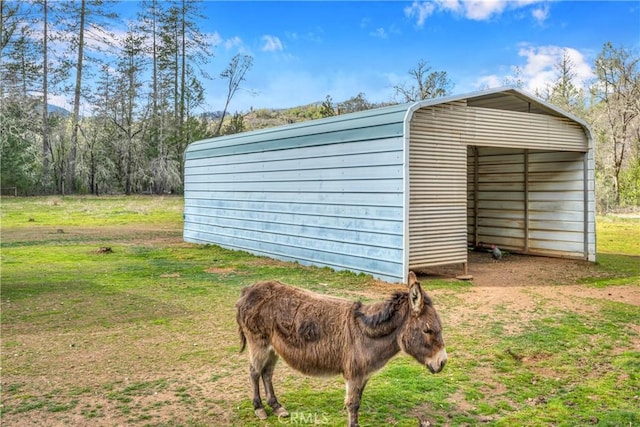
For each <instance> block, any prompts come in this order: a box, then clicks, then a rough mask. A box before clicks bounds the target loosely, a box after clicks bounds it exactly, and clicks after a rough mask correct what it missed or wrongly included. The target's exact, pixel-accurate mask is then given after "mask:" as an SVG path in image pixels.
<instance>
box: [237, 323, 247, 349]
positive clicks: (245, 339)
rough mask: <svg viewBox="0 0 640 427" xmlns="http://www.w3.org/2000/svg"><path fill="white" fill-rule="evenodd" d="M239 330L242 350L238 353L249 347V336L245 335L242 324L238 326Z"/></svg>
mask: <svg viewBox="0 0 640 427" xmlns="http://www.w3.org/2000/svg"><path fill="white" fill-rule="evenodd" d="M238 332H239V333H240V351H239V352H238V353H242V352H243V351H244V349H245V348H246V347H247V337H246V336H245V335H244V331H243V330H242V327H240V326H238Z"/></svg>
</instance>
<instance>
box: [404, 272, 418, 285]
mask: <svg viewBox="0 0 640 427" xmlns="http://www.w3.org/2000/svg"><path fill="white" fill-rule="evenodd" d="M414 283H417V284H420V283H419V282H418V278H417V277H416V273H414V272H413V271H409V275H408V276H407V286H408V287H409V288H411V286H413V284H414Z"/></svg>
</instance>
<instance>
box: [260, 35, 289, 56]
mask: <svg viewBox="0 0 640 427" xmlns="http://www.w3.org/2000/svg"><path fill="white" fill-rule="evenodd" d="M262 41H263V42H264V45H263V46H262V51H263V52H277V51H282V50H284V46H283V45H282V42H281V41H280V39H279V38H278V37H276V36H271V35H265V36H262Z"/></svg>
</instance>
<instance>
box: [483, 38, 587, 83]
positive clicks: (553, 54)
mask: <svg viewBox="0 0 640 427" xmlns="http://www.w3.org/2000/svg"><path fill="white" fill-rule="evenodd" d="M565 52H566V55H567V57H568V59H569V60H570V61H571V68H572V69H571V71H572V72H573V73H574V79H573V83H574V84H575V85H576V86H577V87H582V88H586V87H587V86H588V84H589V81H590V80H591V79H592V78H593V77H594V74H593V70H592V68H591V65H590V64H589V61H588V60H587V58H586V56H585V55H584V54H583V53H582V52H580V51H579V50H577V49H574V48H571V47H561V46H553V45H551V46H532V45H529V44H523V45H522V46H521V47H520V49H519V51H518V56H520V57H522V58H524V60H525V62H524V64H518V65H517V66H512V67H511V70H512V71H513V69H514V68H516V67H517V68H519V70H520V74H519V75H518V76H517V77H516V76H514V75H513V74H514V73H513V72H512V73H510V74H504V75H498V74H490V75H485V76H481V77H480V78H479V79H478V80H476V87H477V88H488V87H499V86H503V85H504V84H505V82H506V81H509V80H511V81H513V80H514V79H516V78H517V79H518V80H521V81H522V82H523V85H524V86H523V88H524V89H525V90H527V91H529V92H531V93H535V92H536V91H542V90H544V89H546V88H547V87H549V85H551V84H553V83H554V82H555V81H556V80H557V79H558V69H557V65H558V64H559V63H560V62H561V61H562V59H563V56H564V54H565Z"/></svg>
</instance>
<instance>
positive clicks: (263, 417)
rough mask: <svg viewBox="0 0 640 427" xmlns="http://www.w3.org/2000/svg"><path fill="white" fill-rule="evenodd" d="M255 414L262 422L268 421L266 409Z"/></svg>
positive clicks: (261, 409)
mask: <svg viewBox="0 0 640 427" xmlns="http://www.w3.org/2000/svg"><path fill="white" fill-rule="evenodd" d="M255 413H256V416H257V417H258V418H260V419H261V420H266V419H267V411H265V410H264V408H260V409H256V410H255Z"/></svg>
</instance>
